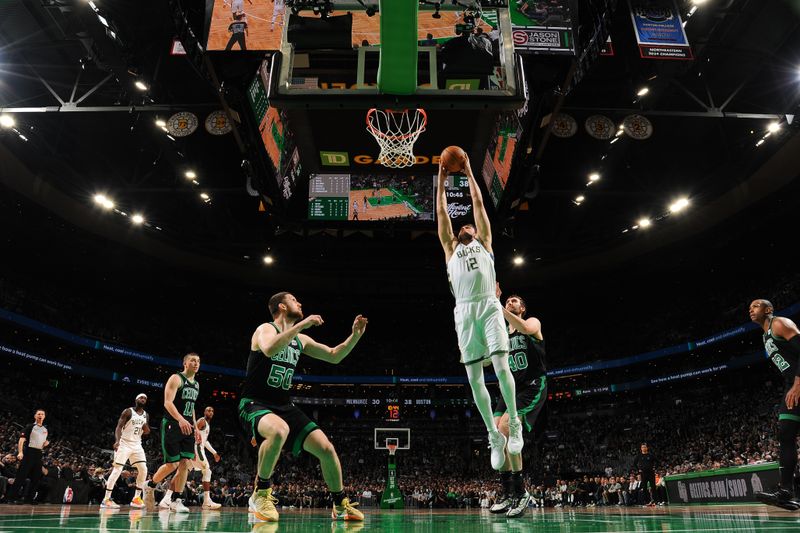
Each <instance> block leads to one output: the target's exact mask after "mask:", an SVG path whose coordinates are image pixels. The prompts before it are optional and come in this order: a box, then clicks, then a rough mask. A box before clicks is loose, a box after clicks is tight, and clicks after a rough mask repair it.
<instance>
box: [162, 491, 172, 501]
mask: <svg viewBox="0 0 800 533" xmlns="http://www.w3.org/2000/svg"><path fill="white" fill-rule="evenodd" d="M164 499H165V500H167V501H172V491H171V490H170V489H167V492H166V494H164Z"/></svg>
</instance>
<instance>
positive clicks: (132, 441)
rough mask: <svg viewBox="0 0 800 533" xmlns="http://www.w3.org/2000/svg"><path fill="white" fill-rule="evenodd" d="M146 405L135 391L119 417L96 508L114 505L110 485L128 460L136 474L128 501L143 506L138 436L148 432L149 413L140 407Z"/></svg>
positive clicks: (144, 465) (143, 476)
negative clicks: (131, 403) (133, 401)
mask: <svg viewBox="0 0 800 533" xmlns="http://www.w3.org/2000/svg"><path fill="white" fill-rule="evenodd" d="M145 405H147V395H146V394H144V393H143V394H139V395H138V396H137V397H136V406H135V407H128V408H127V409H125V410H124V411H122V414H121V415H120V417H119V421H118V422H117V428H116V430H115V431H114V437H115V440H114V469H113V470H111V474H109V476H108V482H107V483H106V496H105V498H103V502H102V503H101V504H100V507H110V508H117V507H119V505H117V504H116V503H115V502H114V501H113V500H112V499H111V492H112V491H113V490H114V484H115V483H116V482H117V479H119V476H120V474H122V469H123V468H124V467H125V463H127V462H128V461H130V463H131V466H135V467H136V470H137V472H138V475H137V476H136V493H135V494H134V496H133V500H132V501H131V507H136V508H139V509H141V508H142V507H144V502H143V501H142V488H143V487H144V482H145V480H146V479H147V458H146V457H145V455H144V448H142V435H147V434H148V433H150V426H149V425H148V421H149V416H148V415H147V412H146V411H145V410H144V406H145Z"/></svg>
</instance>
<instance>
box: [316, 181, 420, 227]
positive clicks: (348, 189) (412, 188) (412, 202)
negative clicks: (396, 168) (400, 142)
mask: <svg viewBox="0 0 800 533" xmlns="http://www.w3.org/2000/svg"><path fill="white" fill-rule="evenodd" d="M434 179H435V178H433V177H431V176H430V175H426V176H414V175H402V176H401V175H395V174H384V175H373V174H315V175H313V176H311V179H310V181H309V185H308V218H309V220H350V221H359V222H363V221H379V220H409V221H414V220H433V211H434V204H433V181H434Z"/></svg>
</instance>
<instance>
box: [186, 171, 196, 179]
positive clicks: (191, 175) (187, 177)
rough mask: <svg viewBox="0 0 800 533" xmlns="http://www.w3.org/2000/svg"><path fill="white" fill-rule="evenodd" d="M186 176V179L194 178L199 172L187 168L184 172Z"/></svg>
mask: <svg viewBox="0 0 800 533" xmlns="http://www.w3.org/2000/svg"><path fill="white" fill-rule="evenodd" d="M183 175H184V176H186V179H189V180H193V179H195V178H196V177H197V173H196V172H195V171H194V170H187V171H186V172H184V173H183Z"/></svg>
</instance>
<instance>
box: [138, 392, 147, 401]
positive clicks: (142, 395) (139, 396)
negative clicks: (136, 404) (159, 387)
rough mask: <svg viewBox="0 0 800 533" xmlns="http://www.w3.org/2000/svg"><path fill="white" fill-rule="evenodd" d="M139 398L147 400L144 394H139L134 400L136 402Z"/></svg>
mask: <svg viewBox="0 0 800 533" xmlns="http://www.w3.org/2000/svg"><path fill="white" fill-rule="evenodd" d="M139 398H144V399H145V400H146V399H147V394H145V393H141V394H139V395H138V396H137V397H136V399H137V400H138V399H139Z"/></svg>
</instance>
